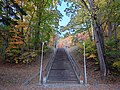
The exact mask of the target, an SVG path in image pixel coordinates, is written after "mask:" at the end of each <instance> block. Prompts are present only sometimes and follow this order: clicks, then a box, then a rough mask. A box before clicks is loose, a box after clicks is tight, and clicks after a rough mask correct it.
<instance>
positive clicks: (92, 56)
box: [87, 54, 97, 59]
mask: <svg viewBox="0 0 120 90" xmlns="http://www.w3.org/2000/svg"><path fill="white" fill-rule="evenodd" d="M87 56H88V57H87V59H95V58H96V57H97V56H96V55H95V54H90V55H88V54H87Z"/></svg>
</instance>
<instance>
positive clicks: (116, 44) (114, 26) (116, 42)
mask: <svg viewBox="0 0 120 90" xmlns="http://www.w3.org/2000/svg"><path fill="white" fill-rule="evenodd" d="M116 29H117V24H116V23H114V24H113V30H114V40H115V47H116V50H118V40H117V31H116Z"/></svg>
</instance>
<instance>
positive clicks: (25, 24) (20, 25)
mask: <svg viewBox="0 0 120 90" xmlns="http://www.w3.org/2000/svg"><path fill="white" fill-rule="evenodd" d="M27 25H28V23H27V22H19V25H16V26H15V27H16V28H17V29H19V28H22V27H23V28H25V27H26V26H27Z"/></svg>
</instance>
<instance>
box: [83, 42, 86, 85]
mask: <svg viewBox="0 0 120 90" xmlns="http://www.w3.org/2000/svg"><path fill="white" fill-rule="evenodd" d="M83 46H84V85H85V84H87V74H86V58H85V42H84V43H83Z"/></svg>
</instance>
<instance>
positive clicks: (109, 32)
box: [107, 22, 112, 39]
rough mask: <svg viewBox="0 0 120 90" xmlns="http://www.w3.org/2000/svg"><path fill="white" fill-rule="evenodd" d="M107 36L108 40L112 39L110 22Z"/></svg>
mask: <svg viewBox="0 0 120 90" xmlns="http://www.w3.org/2000/svg"><path fill="white" fill-rule="evenodd" d="M107 35H108V37H109V39H111V38H112V24H111V22H108V32H107Z"/></svg>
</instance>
